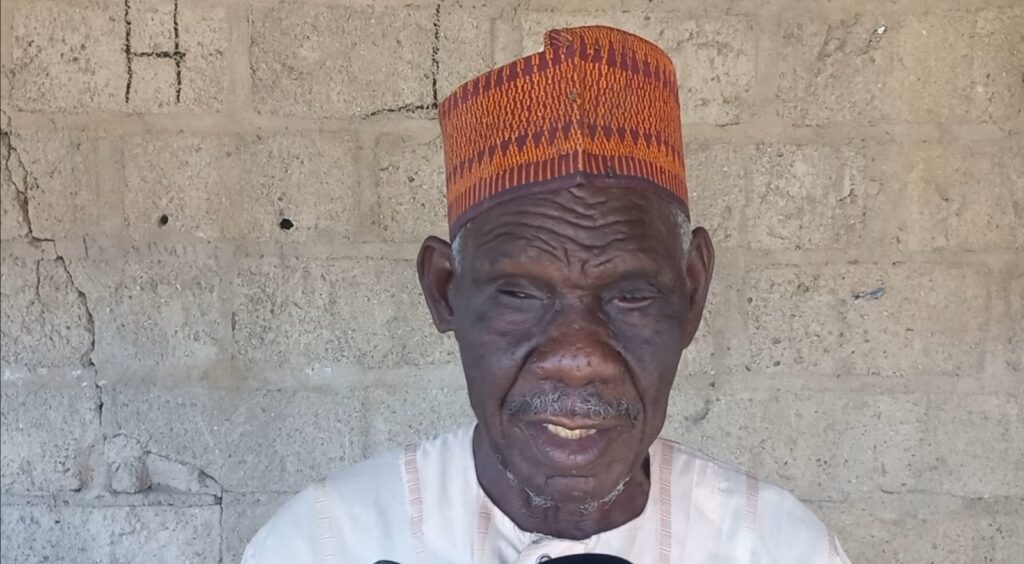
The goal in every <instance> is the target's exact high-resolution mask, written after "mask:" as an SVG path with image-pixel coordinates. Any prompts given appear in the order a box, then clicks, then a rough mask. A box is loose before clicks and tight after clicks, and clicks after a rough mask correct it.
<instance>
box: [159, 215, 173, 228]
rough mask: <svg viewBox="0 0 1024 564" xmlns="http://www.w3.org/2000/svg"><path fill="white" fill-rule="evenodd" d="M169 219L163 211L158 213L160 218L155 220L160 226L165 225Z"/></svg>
mask: <svg viewBox="0 0 1024 564" xmlns="http://www.w3.org/2000/svg"><path fill="white" fill-rule="evenodd" d="M170 221H171V218H169V217H167V214H165V213H162V214H160V218H159V219H157V220H156V222H157V223H158V224H159V225H160V227H163V226H165V225H167V224H168V223H169V222H170Z"/></svg>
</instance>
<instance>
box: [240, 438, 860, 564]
mask: <svg viewBox="0 0 1024 564" xmlns="http://www.w3.org/2000/svg"><path fill="white" fill-rule="evenodd" d="M472 435H473V427H472V426H470V427H466V428H463V429H460V430H458V431H456V432H454V433H450V434H448V435H444V436H441V437H439V438H437V439H434V440H431V441H427V442H424V443H420V444H418V445H410V446H408V447H406V448H405V449H404V450H396V451H392V452H388V453H386V454H383V455H380V456H378V457H376V458H373V459H371V460H368V461H366V462H362V463H360V464H357V465H355V466H352V467H350V468H347V469H345V470H343V471H341V472H339V473H337V474H335V475H333V476H331V477H329V478H327V479H326V480H325V481H323V482H320V483H318V484H316V485H314V486H311V487H309V488H307V489H306V490H305V491H303V492H302V493H300V494H298V495H297V496H295V497H294V498H292V499H291V500H290V501H289V502H288V503H287V504H286V505H285V506H284V507H282V508H281V509H280V510H279V511H278V513H277V514H276V515H275V516H274V517H273V518H272V519H271V520H270V522H268V523H267V524H266V525H264V527H263V528H262V529H261V530H260V531H259V533H257V534H256V536H255V537H254V538H253V539H252V541H251V542H250V543H249V546H248V547H247V548H246V551H245V555H244V556H243V558H242V562H243V564H269V563H278V562H288V563H309V564H313V563H317V564H321V563H327V562H346V563H347V562H353V563H358V564H363V563H366V564H372V563H374V562H377V561H378V560H391V561H394V562H398V563H399V564H413V563H431V564H434V563H437V564H442V563H444V564H448V563H469V562H479V563H484V562H486V563H499V564H513V563H517V564H518V563H523V564H526V563H528V564H534V563H536V562H538V561H543V560H544V559H545V558H544V557H545V556H548V557H557V556H565V555H569V554H579V553H583V552H597V553H603V554H611V555H615V556H620V557H622V558H625V559H627V560H629V561H631V562H634V563H636V564H641V563H657V564H664V563H669V562H681V563H694V564H696V563H700V564H726V563H729V564H769V563H773V564H831V563H836V564H839V563H846V564H848V563H849V560H848V559H847V558H846V556H845V555H844V554H843V551H842V549H841V548H840V547H839V543H838V542H837V541H836V539H835V537H833V536H832V535H831V534H829V532H828V530H827V529H826V528H825V526H824V525H823V524H822V523H821V521H819V520H818V518H817V517H815V516H814V514H813V513H811V511H810V510H809V509H807V507H805V506H804V505H803V504H802V503H801V502H800V501H798V500H797V499H796V498H795V497H793V496H792V495H791V494H789V493H788V492H786V491H785V490H783V489H781V488H779V487H778V486H775V485H773V484H769V483H766V482H762V481H760V480H758V479H757V478H754V477H752V476H750V475H748V474H746V473H744V472H742V471H739V470H736V469H734V468H731V467H729V466H728V465H725V464H722V463H720V462H718V461H715V460H712V459H711V458H709V457H707V456H705V455H703V454H700V453H698V452H695V451H693V450H690V449H688V448H685V447H683V446H680V445H678V444H676V443H673V442H671V441H667V440H664V439H659V440H657V441H655V443H654V445H652V447H651V452H650V457H651V465H650V468H651V488H650V493H649V497H648V499H647V505H646V507H645V509H644V511H643V513H641V515H640V516H639V517H637V518H636V519H634V520H633V521H630V522H629V523H626V524H624V525H622V526H620V527H618V528H616V529H612V530H610V531H605V532H603V533H599V534H597V535H594V536H592V537H590V538H588V539H586V540H582V541H573V540H565V539H556V538H551V537H547V536H544V535H540V534H535V533H529V532H526V531H523V530H521V529H519V528H518V527H516V525H515V524H514V523H513V522H512V520H511V519H509V518H508V517H507V516H506V515H505V514H504V513H502V512H501V510H500V509H498V508H497V506H495V505H494V504H493V503H491V501H490V499H489V498H488V497H487V496H486V495H485V494H484V492H483V490H482V489H481V488H480V486H479V484H478V482H477V479H476V470H475V467H474V464H473V447H472Z"/></svg>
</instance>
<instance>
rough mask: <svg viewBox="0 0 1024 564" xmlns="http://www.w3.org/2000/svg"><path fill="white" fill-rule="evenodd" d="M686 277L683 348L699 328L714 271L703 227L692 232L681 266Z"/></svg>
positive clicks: (713, 261) (708, 239) (709, 244)
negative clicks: (684, 261)
mask: <svg viewBox="0 0 1024 564" xmlns="http://www.w3.org/2000/svg"><path fill="white" fill-rule="evenodd" d="M683 269H684V274H685V276H686V290H687V296H686V297H687V299H688V300H689V303H688V304H687V305H688V307H687V310H686V321H685V323H686V326H685V327H684V328H683V348H686V347H688V346H690V343H691V342H693V337H694V336H695V335H696V334H697V328H698V327H700V320H701V317H702V316H703V315H704V304H705V303H706V302H707V299H708V288H709V287H710V286H711V275H712V274H714V271H715V247H714V246H712V244H711V236H710V235H708V232H707V230H706V229H704V228H703V227H697V228H696V229H694V230H693V239H692V240H691V241H690V249H689V252H687V254H686V264H684V265H683Z"/></svg>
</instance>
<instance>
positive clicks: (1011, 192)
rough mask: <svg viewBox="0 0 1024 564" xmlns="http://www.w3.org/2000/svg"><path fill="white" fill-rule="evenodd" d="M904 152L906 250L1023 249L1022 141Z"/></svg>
mask: <svg viewBox="0 0 1024 564" xmlns="http://www.w3.org/2000/svg"><path fill="white" fill-rule="evenodd" d="M906 156H907V157H909V158H908V162H907V176H906V182H905V184H903V185H904V186H905V187H906V197H907V204H906V205H905V206H903V214H902V215H901V217H902V218H903V222H904V225H903V229H902V231H903V233H904V237H905V240H906V246H907V247H908V248H910V249H913V250H932V249H966V250H993V249H1011V248H1014V247H1017V248H1024V215H1022V214H1024V144H1018V145H1006V146H989V147H985V146H976V145H973V144H972V145H971V146H965V147H951V146H943V147H940V146H926V147H916V148H915V150H914V151H911V152H909V153H908V154H907V155H906ZM1015 210H1016V211H1015Z"/></svg>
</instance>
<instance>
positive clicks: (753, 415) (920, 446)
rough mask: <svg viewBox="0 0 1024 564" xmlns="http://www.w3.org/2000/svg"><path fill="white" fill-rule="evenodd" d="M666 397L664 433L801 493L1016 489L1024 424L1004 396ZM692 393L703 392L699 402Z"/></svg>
mask: <svg viewBox="0 0 1024 564" xmlns="http://www.w3.org/2000/svg"><path fill="white" fill-rule="evenodd" d="M681 395H682V396H683V397H681V398H678V399H676V400H675V401H674V402H673V409H672V417H670V418H669V421H668V423H667V424H666V429H665V434H666V436H670V437H676V438H681V439H682V440H683V441H684V442H686V443H689V444H692V445H694V446H696V447H697V448H699V449H701V450H704V451H705V452H708V453H710V454H712V455H714V456H717V457H719V458H722V459H724V460H726V461H730V462H734V463H738V464H739V465H740V466H742V467H744V468H746V469H748V470H750V471H751V472H753V473H755V474H757V475H760V476H763V477H765V478H767V479H770V480H773V481H776V482H779V483H781V484H783V485H785V486H787V487H790V488H792V489H794V491H796V492H797V494H798V495H800V496H801V497H805V498H810V499H828V500H838V499H843V498H844V497H846V496H847V495H850V494H856V493H862V492H874V491H878V490H882V491H887V492H897V493H898V492H917V491H930V492H937V493H945V494H950V495H955V496H963V497H985V496H992V495H1002V496H1021V492H1022V489H1024V488H1022V486H1021V485H1020V483H1019V480H1018V479H1017V477H1018V476H1019V475H1020V473H1021V471H1022V469H1024V449H1021V447H1020V445H1021V444H1024V442H1022V437H1024V423H1022V421H1024V420H1022V418H1021V411H1020V406H1019V405H1018V402H1017V401H1016V400H1015V399H1014V398H1012V397H998V396H965V397H954V396H946V395H940V394H899V395H886V396H883V395H874V394H857V393H848V392H844V393H828V392H820V393H818V392H815V393H810V392H799V393H793V392H788V393H782V392H766V393H755V394H743V395H728V396H726V395H719V396H709V395H706V394H701V393H700V392H699V391H697V392H691V393H690V394H689V395H687V394H685V393H683V394H681ZM700 401H704V402H705V404H704V405H703V406H701V405H700Z"/></svg>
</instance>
